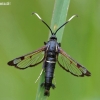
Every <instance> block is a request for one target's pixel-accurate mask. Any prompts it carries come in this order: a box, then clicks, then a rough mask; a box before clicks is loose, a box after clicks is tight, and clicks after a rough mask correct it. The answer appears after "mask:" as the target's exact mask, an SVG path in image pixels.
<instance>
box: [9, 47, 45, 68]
mask: <svg viewBox="0 0 100 100" xmlns="http://www.w3.org/2000/svg"><path fill="white" fill-rule="evenodd" d="M45 48H46V46H44V47H42V48H40V49H38V50H36V51H34V52H31V53H29V54H27V55H24V56H21V57H18V58H15V59H14V60H11V61H9V62H8V65H10V66H15V67H16V68H18V69H26V68H28V67H34V66H36V65H38V64H40V63H41V62H42V61H43V60H44V54H43V53H44V52H43V51H45Z"/></svg>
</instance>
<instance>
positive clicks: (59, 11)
mask: <svg viewBox="0 0 100 100" xmlns="http://www.w3.org/2000/svg"><path fill="white" fill-rule="evenodd" d="M69 3H70V0H55V4H54V11H53V15H52V20H51V29H52V30H53V31H56V29H57V28H59V27H60V26H61V25H62V24H63V23H64V22H65V21H66V17H67V12H68V7H69ZM63 31H64V27H63V28H61V29H60V30H59V31H58V32H57V35H56V36H57V41H58V42H61V40H62V35H63ZM50 36H51V33H50V34H49V37H50ZM43 82H45V72H43V73H42V75H41V76H40V82H39V85H38V90H37V94H36V100H47V96H44V90H45V89H44V87H41V84H42V83H43Z"/></svg>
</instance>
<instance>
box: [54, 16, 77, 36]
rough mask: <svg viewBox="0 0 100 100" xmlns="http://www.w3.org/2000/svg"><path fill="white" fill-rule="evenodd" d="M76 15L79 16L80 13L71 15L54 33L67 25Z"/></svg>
mask: <svg viewBox="0 0 100 100" xmlns="http://www.w3.org/2000/svg"><path fill="white" fill-rule="evenodd" d="M74 17H78V15H73V16H72V17H70V18H69V19H68V21H67V22H65V23H64V24H63V25H61V26H60V27H59V28H58V29H57V30H56V32H55V33H54V35H55V34H56V33H57V32H58V30H59V29H61V28H62V27H63V26H64V25H66V24H67V23H68V22H70V21H71V20H72V19H73V18H74Z"/></svg>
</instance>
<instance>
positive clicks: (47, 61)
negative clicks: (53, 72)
mask: <svg viewBox="0 0 100 100" xmlns="http://www.w3.org/2000/svg"><path fill="white" fill-rule="evenodd" d="M46 62H48V63H56V62H55V61H46Z"/></svg>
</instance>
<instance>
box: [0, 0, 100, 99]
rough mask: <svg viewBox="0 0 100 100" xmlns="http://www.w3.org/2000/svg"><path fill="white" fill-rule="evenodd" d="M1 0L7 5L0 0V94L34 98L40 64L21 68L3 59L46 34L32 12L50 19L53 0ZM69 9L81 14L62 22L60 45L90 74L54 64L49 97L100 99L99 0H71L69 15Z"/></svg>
mask: <svg viewBox="0 0 100 100" xmlns="http://www.w3.org/2000/svg"><path fill="white" fill-rule="evenodd" d="M1 2H10V5H8V6H7V5H5V6H4V5H0V100H35V97H36V92H37V87H38V82H37V83H36V84H35V83H34V82H35V80H36V79H37V77H38V75H39V73H40V71H41V68H42V64H41V65H39V66H36V67H34V68H29V69H26V70H24V71H23V70H18V69H15V68H14V67H10V66H8V65H7V62H8V61H9V60H12V59H14V58H16V57H18V56H21V55H24V54H27V53H29V52H31V51H34V50H36V49H38V48H40V47H42V46H43V45H44V44H43V42H44V41H47V40H48V36H49V30H48V28H47V27H46V26H45V25H43V23H42V22H41V21H40V20H38V18H36V16H31V13H32V12H37V13H38V14H39V15H40V16H41V17H42V18H43V19H44V20H45V21H46V22H47V23H48V24H49V25H50V23H51V17H52V12H53V8H54V0H30V1H25V0H9V1H8V0H5V1H4V0H0V3H1ZM58 10H59V9H58ZM73 14H78V16H79V17H78V18H75V19H74V20H72V21H71V22H70V23H69V24H67V25H66V27H65V31H64V36H63V40H62V48H63V50H64V51H66V52H67V53H68V54H69V55H70V56H71V57H73V58H74V59H75V60H76V61H78V62H80V63H81V64H82V65H84V66H85V67H86V68H87V69H88V70H89V71H90V72H91V73H92V76H91V77H84V78H77V77H74V76H72V75H71V74H69V73H66V72H65V71H64V70H62V69H61V68H60V67H59V66H58V65H56V67H57V68H56V70H55V79H56V89H55V90H52V89H51V91H50V92H51V95H50V97H49V98H48V100H100V80H99V77H100V67H99V66H100V61H99V60H100V53H99V52H100V45H99V44H100V0H71V2H70V6H69V11H68V17H67V19H68V18H69V17H71V16H72V15H73ZM67 19H66V20H67Z"/></svg>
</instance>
